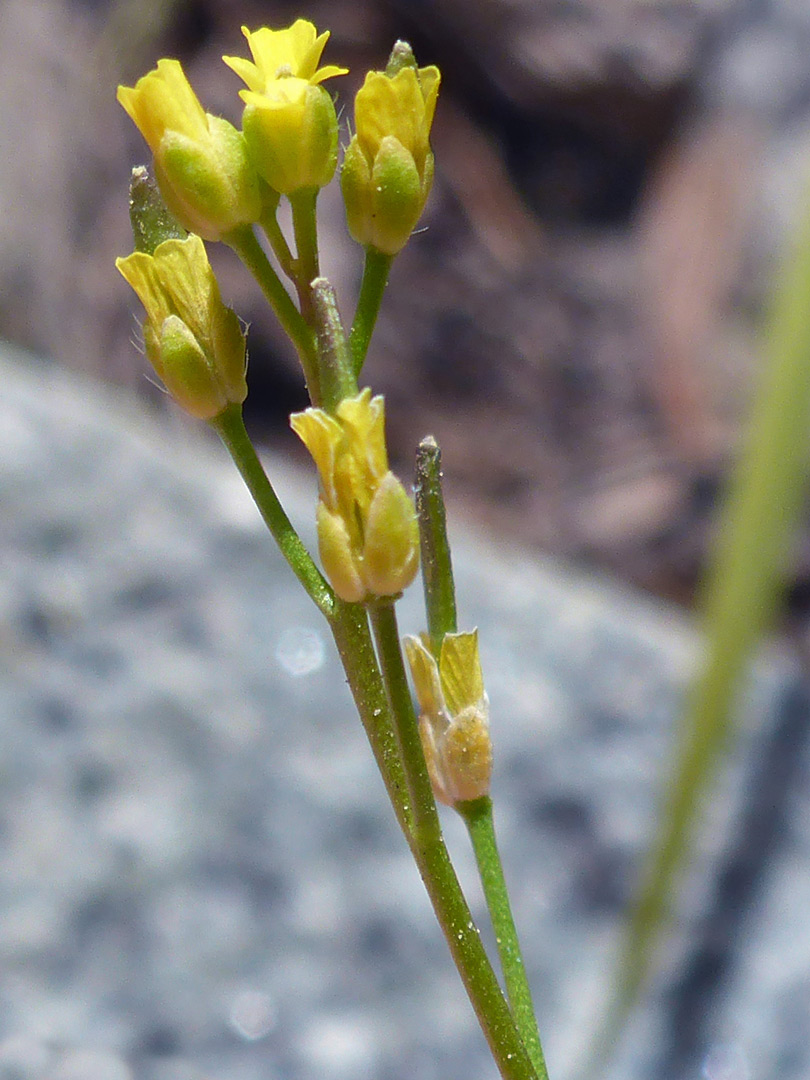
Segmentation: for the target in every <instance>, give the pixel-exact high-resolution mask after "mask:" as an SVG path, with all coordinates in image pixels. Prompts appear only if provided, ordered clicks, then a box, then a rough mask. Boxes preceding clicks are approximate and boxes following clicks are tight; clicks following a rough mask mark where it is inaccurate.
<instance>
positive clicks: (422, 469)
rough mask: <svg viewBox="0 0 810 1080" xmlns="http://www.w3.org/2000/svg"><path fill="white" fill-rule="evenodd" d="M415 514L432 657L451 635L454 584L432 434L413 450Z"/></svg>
mask: <svg viewBox="0 0 810 1080" xmlns="http://www.w3.org/2000/svg"><path fill="white" fill-rule="evenodd" d="M414 492H415V494H416V516H417V518H418V520H419V544H420V548H421V556H422V583H423V585H424V588H425V611H426V612H427V622H428V631H429V633H430V644H431V647H432V649H433V654H434V656H436V657H438V656H439V655H440V654H441V649H442V641H443V640H444V635H445V634H455V632H456V629H457V622H456V587H455V583H454V581H453V563H452V561H451V558H450V544H449V542H448V539H447V518H446V514H445V509H444V498H443V496H442V453H441V450H440V449H439V446H438V443H437V442H436V440H435V439H434V438H433V436H432V435H428V436H427V437H426V438H424V439H422V441H421V442H420V443H419V447H418V449H417V451H416V482H415V484H414Z"/></svg>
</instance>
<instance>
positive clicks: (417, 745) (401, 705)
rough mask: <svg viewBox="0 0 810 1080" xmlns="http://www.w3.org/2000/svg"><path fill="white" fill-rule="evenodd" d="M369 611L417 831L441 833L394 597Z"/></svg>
mask: <svg viewBox="0 0 810 1080" xmlns="http://www.w3.org/2000/svg"><path fill="white" fill-rule="evenodd" d="M369 615H370V618H371V626H372V629H373V631H374V640H375V642H376V644H377V654H378V655H379V658H380V667H381V669H382V674H383V679H384V682H385V688H386V692H387V694H388V701H389V704H390V707H391V713H392V715H393V718H394V727H395V729H396V732H397V739H398V741H399V752H400V754H401V756H402V763H403V765H404V767H405V777H406V779H407V782H408V790H409V792H410V796H411V803H412V806H413V819H414V833H415V834H419V835H430V836H435V835H439V836H440V835H441V829H440V826H439V816H438V814H437V813H436V800H435V798H434V797H433V788H432V787H431V785H430V777H429V776H428V771H427V766H426V765H425V755H424V751H423V750H422V740H421V738H420V737H419V727H418V725H417V722H416V713H415V712H414V708H413V699H412V698H411V691H410V687H409V686H408V677H407V675H406V674H405V663H404V661H403V659H402V649H401V647H400V644H399V629H398V627H397V616H396V611H395V610H394V603H393V601H392V600H391V601H385V600H380V601H378V602H377V603H375V604H374V605H373V606H371V607H370V609H369Z"/></svg>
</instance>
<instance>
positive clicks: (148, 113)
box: [117, 60, 262, 240]
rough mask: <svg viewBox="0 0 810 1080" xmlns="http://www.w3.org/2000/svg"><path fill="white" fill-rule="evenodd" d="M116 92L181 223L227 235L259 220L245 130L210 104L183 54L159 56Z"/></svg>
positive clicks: (210, 234) (210, 236) (212, 235)
mask: <svg viewBox="0 0 810 1080" xmlns="http://www.w3.org/2000/svg"><path fill="white" fill-rule="evenodd" d="M117 96H118V100H119V102H120V103H121V105H122V106H123V108H124V109H125V110H126V111H127V113H128V114H129V116H130V117H131V118H132V120H133V121H134V123H135V124H136V126H137V127H138V129H139V130H140V132H141V134H142V135H143V137H144V139H145V140H146V142H147V143H148V145H149V148H150V150H151V151H152V154H153V155H154V159H155V179H156V180H157V182H158V184H159V186H160V191H161V194H162V195H163V198H164V200H165V202H166V206H167V207H168V208H169V210H170V211H171V213H172V214H173V215H174V216H175V217H176V218H177V220H178V221H179V222H180V224H181V225H183V226H185V228H187V229H189V230H190V231H191V232H195V233H197V234H198V235H199V236H202V237H203V238H204V239H206V240H220V239H221V238H222V237H223V236H224V235H225V234H226V233H229V232H231V231H232V230H233V229H235V228H237V227H238V226H240V225H248V224H252V223H253V222H255V221H258V219H259V217H260V215H261V211H262V199H261V194H260V191H259V179H258V176H257V174H256V171H255V169H254V168H253V166H252V165H251V163H250V161H249V159H248V154H247V148H246V146H245V141H244V138H243V136H242V134H241V133H240V132H239V131H237V130H236V128H235V127H233V125H232V124H229V123H228V122H227V120H223V119H221V118H220V117H218V116H212V115H211V114H210V113H206V112H205V111H204V110H203V107H202V105H201V104H200V102H199V100H198V99H197V96H196V94H195V93H194V91H193V90H192V88H191V86H190V85H189V82H188V79H187V78H186V76H185V74H184V72H183V68H182V67H181V65H180V63H179V62H178V61H177V60H159V61H158V65H157V68H156V70H154V71H150V72H149V73H148V74H147V75H144V76H143V78H142V79H139V80H138V82H137V83H136V84H135V86H134V87H130V86H119V87H118V95H117Z"/></svg>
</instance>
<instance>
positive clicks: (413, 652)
mask: <svg viewBox="0 0 810 1080" xmlns="http://www.w3.org/2000/svg"><path fill="white" fill-rule="evenodd" d="M403 644H404V646H405V653H406V655H407V657H408V663H409V665H410V668H411V675H412V677H413V681H414V686H415V688H416V697H417V699H418V701H419V708H420V713H421V715H420V717H419V734H420V736H421V738H422V747H423V749H424V751H425V762H426V764H427V768H428V774H429V776H430V782H431V785H432V787H433V792H434V794H435V795H436V798H437V799H439V800H440V801H441V802H443V803H446V804H447V805H448V806H455V805H456V803H459V802H468V801H470V800H471V799H480V798H481V797H482V796H484V795H488V794H489V785H490V778H491V776H492V740H491V739H490V736H489V699H488V698H487V695H486V691H485V690H484V680H483V677H482V674H481V661H480V659H479V656H478V631H477V630H473V631H472V632H471V633H465V634H446V635H445V637H444V639H443V640H442V647H441V653H440V655H439V660H438V662H437V661H436V658H435V657H434V655H433V653H432V652H431V651H430V647H429V644H428V641H427V639H426V638H418V637H410V636H409V637H406V638H405V639H404V642H403Z"/></svg>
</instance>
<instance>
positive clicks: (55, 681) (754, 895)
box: [0, 350, 810, 1080]
mask: <svg viewBox="0 0 810 1080" xmlns="http://www.w3.org/2000/svg"><path fill="white" fill-rule="evenodd" d="M0 379H2V385H3V394H2V395H0V510H1V511H2V512H1V513H0V550H2V553H3V567H4V574H3V577H2V581H0V672H2V678H0V744H1V745H2V747H3V753H2V755H0V844H2V855H3V857H2V859H0V907H1V908H2V911H3V919H2V920H0V1077H2V1080H20V1078H24V1080H95V1077H99V1080H101V1077H104V1080H131V1078H134V1077H137V1078H139V1080H140V1078H144V1080H203V1078H204V1077H209V1078H210V1077H220V1078H222V1080H268V1078H271V1080H272V1078H276V1077H278V1078H282V1077H283V1078H284V1080H305V1078H307V1077H312V1076H315V1075H317V1076H319V1077H321V1078H323V1080H349V1078H351V1080H358V1078H361V1080H406V1078H412V1077H415V1076H418V1077H420V1080H432V1078H435V1080H438V1078H439V1077H441V1078H442V1080H467V1078H468V1077H470V1076H476V1077H481V1078H482V1080H494V1078H495V1069H494V1067H493V1065H492V1064H491V1061H490V1060H489V1056H488V1052H487V1049H486V1046H485V1044H484V1041H483V1038H482V1037H481V1035H480V1033H479V1032H478V1031H477V1028H476V1024H475V1021H474V1018H473V1016H472V1013H471V1010H470V1008H469V1006H468V1004H467V1002H466V1000H465V998H464V994H463V991H462V989H461V986H460V984H459V981H458V979H457V976H456V974H455V972H454V971H453V969H452V967H451V965H450V962H449V959H448V957H447V954H446V952H445V948H444V945H443V943H442V941H441V938H440V936H439V934H438V931H437V930H436V928H435V926H434V924H433V921H432V915H431V913H430V910H429V905H428V903H427V899H426V897H425V894H424V891H423V888H422V885H421V883H420V881H419V877H418V874H417V872H416V870H415V869H414V868H413V866H412V865H411V863H410V860H409V856H408V853H407V850H406V847H405V844H404V842H403V841H402V839H401V838H400V837H399V836H398V835H397V833H396V829H395V825H394V821H393V815H392V813H391V812H390V810H389V809H388V808H387V807H386V804H385V798H384V792H383V787H382V784H381V783H380V781H379V779H378V778H377V777H376V776H375V773H374V770H373V766H372V761H371V756H370V753H369V751H368V748H367V746H366V745H365V743H364V740H363V738H362V731H361V729H360V725H359V724H358V723H357V720H356V717H355V716H354V713H353V709H352V706H351V703H350V701H349V698H348V695H347V694H346V692H345V690H344V689H343V679H342V675H341V672H340V670H339V666H338V664H337V661H336V658H335V655H334V652H333V648H332V646H331V643H330V642H329V640H328V638H327V634H326V628H325V626H324V624H323V623H322V621H321V619H320V617H319V616H318V615H317V613H316V612H315V611H314V609H313V608H312V607H311V605H310V604H309V603H308V601H306V599H305V597H304V596H303V594H302V592H301V590H300V589H299V588H298V586H297V584H296V582H295V580H294V578H293V576H292V574H291V573H290V572H289V570H288V569H287V568H286V566H285V565H284V563H283V561H282V560H281V557H280V556H279V555H278V554H277V552H276V551H275V549H274V547H273V545H272V544H271V543H270V542H269V540H268V538H267V537H266V534H265V533H264V531H263V528H262V526H261V524H260V521H259V518H258V515H257V513H256V511H255V508H254V507H253V506H252V505H251V503H250V500H249V498H248V496H247V495H246V493H245V492H244V490H243V488H242V487H241V482H240V481H239V479H238V477H237V475H236V473H235V470H234V469H233V468H232V467H231V466H230V464H229V463H227V462H226V461H225V459H224V452H223V451H222V450H221V449H220V448H219V447H218V446H216V445H215V444H214V443H213V442H210V441H208V440H205V439H204V438H202V436H201V434H199V433H197V432H195V433H193V434H192V433H190V432H189V430H188V429H187V427H186V426H185V425H175V426H172V425H170V424H167V423H166V417H165V416H164V417H162V418H161V422H158V418H157V417H155V416H154V415H149V414H148V413H147V412H145V411H143V410H142V409H140V408H135V407H133V405H132V404H131V403H130V402H128V401H126V400H125V399H124V398H123V397H122V396H121V395H120V394H119V395H115V394H113V393H112V392H110V391H109V390H101V389H100V388H99V387H96V386H94V385H93V384H92V383H90V382H89V381H86V380H81V379H79V378H77V377H76V376H70V375H68V374H66V373H65V372H64V371H62V370H60V369H58V368H56V367H54V366H52V365H45V364H42V363H40V362H38V361H35V360H33V359H32V358H31V357H28V356H22V355H20V354H18V353H15V352H13V351H11V350H3V352H2V355H1V356H0ZM268 467H269V469H270V472H271V475H272V476H273V478H274V481H275V482H276V483H277V487H278V489H279V492H280V495H281V497H282V499H283V501H284V503H285V505H286V506H287V508H288V510H289V512H290V514H291V517H292V518H293V520H294V521H295V522H296V523H300V524H301V526H302V529H303V531H304V534H305V537H306V539H307V542H308V543H310V544H311V543H312V528H311V523H312V517H313V505H314V498H315V491H314V485H313V482H312V477H311V475H309V474H307V475H306V477H304V475H303V474H299V473H298V472H297V471H296V470H293V469H291V468H290V467H289V466H288V465H286V464H285V463H284V462H283V461H281V460H280V459H278V458H277V457H273V458H270V459H269V460H268ZM449 471H450V470H449V469H448V472H449ZM450 521H451V535H452V539H453V541H454V550H455V555H456V579H457V584H458V588H459V603H460V617H461V619H462V620H463V622H464V624H465V625H476V624H477V625H478V626H479V627H480V629H481V636H482V657H483V663H484V669H485V673H486V681H487V688H488V691H489V694H490V698H491V701H492V715H493V735H494V740H495V747H496V772H495V781H494V795H495V800H496V807H497V815H498V822H499V832H500V842H501V847H502V850H503V855H504V859H505V865H506V872H507V876H508V878H509V880H510V881H511V882H512V885H513V888H514V896H513V899H514V907H515V914H516V918H517V921H518V924H519V926H520V927H521V931H522V934H523V937H524V943H525V951H526V961H527V970H528V972H529V976H530V979H531V982H532V986H533V989H534V993H535V999H536V1002H537V1006H538V1009H539V1014H540V1017H541V1028H542V1030H543V1032H544V1033H546V1043H547V1051H548V1058H549V1063H550V1069H551V1075H552V1076H553V1077H555V1078H557V1077H559V1078H560V1080H565V1077H570V1076H571V1075H572V1070H573V1067H574V1065H575V1063H576V1061H577V1060H578V1058H579V1055H580V1054H581V1051H582V1049H583V1040H584V1034H583V1033H587V1032H589V1031H591V1030H592V1029H593V1026H594V1022H595V1017H596V1015H597V1014H598V1011H599V1008H600V1006H601V1005H602V1004H603V1003H604V999H605V995H606V993H607V987H608V980H609V978H610V977H611V959H612V956H613V953H614V950H615V947H616V944H617V939H618V934H619V930H620V925H621V923H620V920H621V915H622V911H623V909H624V906H625V904H626V902H627V900H628V897H629V895H630V892H631V890H632V887H633V882H634V880H635V878H636V875H637V872H638V869H639V865H640V859H641V856H642V854H643V851H644V848H645V846H646V844H647V843H648V842H649V839H650V836H651V834H652V830H653V828H654V821H655V814H654V811H655V805H656V801H657V798H658V792H659V785H660V783H661V777H662V770H663V769H664V766H665V762H666V760H667V757H668V755H669V753H670V751H671V746H672V738H673V730H672V725H673V721H674V719H675V718H676V716H677V714H678V710H679V707H680V701H681V694H682V689H683V686H684V684H685V682H686V680H688V678H689V676H690V673H691V672H692V671H693V670H694V664H695V660H696V658H697V643H696V641H695V638H694V636H693V634H692V633H691V631H690V630H689V628H688V627H687V626H686V624H685V621H684V619H683V617H682V615H680V614H679V613H678V612H677V611H675V610H673V609H672V608H670V607H668V606H666V605H664V604H661V603H654V602H651V601H650V600H643V599H641V598H640V597H639V596H637V595H634V594H632V593H631V592H629V591H627V590H624V589H620V588H617V587H615V586H613V585H609V584H607V583H606V582H605V581H603V580H599V579H597V578H593V577H589V576H585V575H582V574H577V573H572V572H571V571H569V570H565V569H563V568H562V567H561V566H559V565H557V564H556V563H554V562H551V561H547V560H538V559H537V558H534V557H531V556H529V555H527V554H526V553H525V552H524V551H521V550H520V549H509V548H507V547H504V546H500V547H498V548H495V547H493V546H492V545H491V544H489V543H486V542H483V541H482V540H481V539H480V538H477V537H476V536H475V535H473V534H471V533H468V532H467V531H466V530H464V529H463V528H460V527H459V525H458V523H457V515H456V513H455V506H454V504H453V503H452V502H451V505H450ZM419 609H420V605H419V596H418V590H416V589H412V590H410V593H409V594H408V596H407V597H406V599H405V602H404V609H403V616H402V625H403V630H405V631H418V630H419V629H420V628H421V626H422V616H421V614H420V610H419ZM809 714H810V707H808V698H807V692H806V690H805V689H804V687H803V685H802V683H801V681H800V679H799V677H798V674H797V672H796V670H795V668H794V667H793V666H792V665H791V664H790V663H789V662H788V661H787V660H786V659H785V658H784V657H780V656H779V655H778V654H774V655H772V656H771V657H770V659H769V660H768V662H767V664H764V665H763V666H762V668H761V669H760V671H759V673H758V676H757V679H756V681H755V682H754V684H753V685H752V686H751V687H750V688H749V690H748V692H747V693H746V695H745V716H746V718H747V719H746V720H745V723H744V724H743V730H742V733H741V735H740V738H739V739H738V741H737V743H736V746H735V748H734V751H733V753H732V755H731V756H730V758H729V763H728V767H727V768H726V769H724V771H723V775H722V777H721V779H720V782H719V784H718V785H717V787H716V789H715V792H714V794H713V798H712V800H711V804H710V806H709V808H708V813H707V815H706V818H705V827H704V829H703V831H702V833H701V838H700V842H699V845H698V851H697V856H696V859H695V863H694V865H693V867H692V870H691V872H690V874H689V875H688V879H687V882H686V889H685V890H684V892H683V893H682V894H680V896H679V900H678V903H677V906H676V911H675V921H674V927H673V934H672V936H671V937H670V939H669V942H668V946H667V948H666V949H665V950H664V951H663V953H662V956H661V962H660V964H659V967H658V973H657V976H656V979H655V980H654V983H653V986H652V989H651V993H650V996H649V998H648V1000H647V1001H646V1003H645V1006H644V1009H643V1010H642V1012H641V1013H640V1015H639V1017H638V1018H637V1022H636V1024H635V1025H634V1028H633V1031H632V1036H631V1038H630V1039H629V1040H628V1041H627V1042H626V1044H625V1045H624V1046H623V1047H622V1049H621V1052H620V1055H619V1057H618V1059H617V1062H616V1064H615V1067H614V1069H613V1070H612V1071H611V1072H610V1073H609V1077H610V1080H676V1078H679V1077H682V1076H684V1075H699V1072H698V1070H701V1069H702V1075H704V1076H706V1077H708V1078H711V1080H716V1078H719V1077H721V1076H723V1075H724V1073H723V1072H722V1069H724V1068H725V1069H726V1073H725V1076H726V1077H727V1076H729V1075H731V1076H734V1075H736V1076H737V1077H743V1076H746V1075H749V1076H766V1075H767V1076H769V1077H772V1078H773V1080H803V1078H804V1077H806V1075H807V1072H808V1068H810V1046H808V1044H807V1039H806V1032H807V1029H808V1008H809V1007H810V1004H809V1003H808V997H807V994H806V993H805V990H806V971H807V967H808V964H809V963H810V935H808V933H807V927H806V905H805V904H804V903H803V900H802V897H803V896H804V893H805V892H806V882H807V880H808V864H809V863H810V834H808V828H807V822H808V820H809V819H808V815H807V813H806V809H807V808H806V806H805V803H806V795H805V794H804V793H805V792H806V790H807V779H808V778H807V770H808V761H807V745H806V744H807V717H808V715H809ZM446 830H447V835H448V842H449V844H450V845H451V847H452V849H453V851H454V853H455V854H456V857H457V859H458V864H459V870H460V873H461V875H462V878H463V880H464V881H465V882H467V883H469V893H470V897H471V902H472V906H473V910H474V913H475V916H476V918H478V919H481V920H483V911H482V904H481V899H480V894H479V890H478V888H477V887H476V885H475V883H474V881H473V876H472V863H471V857H470V854H469V850H468V847H467V845H466V842H465V839H464V836H463V830H462V829H461V828H460V826H459V823H458V822H457V821H456V820H454V819H453V817H452V816H450V815H448V816H447V818H446ZM803 882H804V883H805V884H802V883H803ZM485 940H487V941H488V942H489V943H490V944H491V941H490V938H489V937H488V936H487V934H486V931H485ZM729 1062H730V1063H731V1064H729ZM732 1066H733V1068H735V1069H737V1072H736V1074H735V1073H734V1072H731V1073H729V1072H728V1069H730V1068H732ZM681 1070H683V1071H681Z"/></svg>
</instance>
